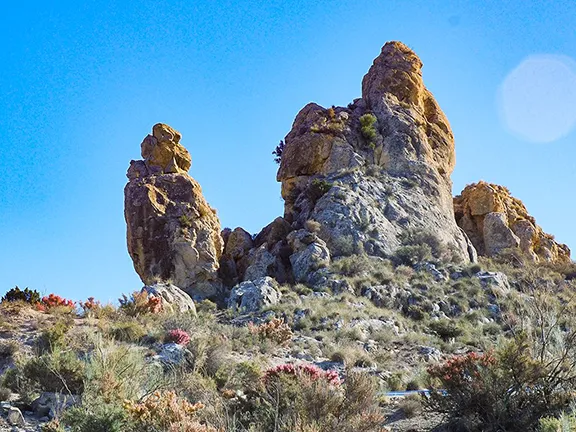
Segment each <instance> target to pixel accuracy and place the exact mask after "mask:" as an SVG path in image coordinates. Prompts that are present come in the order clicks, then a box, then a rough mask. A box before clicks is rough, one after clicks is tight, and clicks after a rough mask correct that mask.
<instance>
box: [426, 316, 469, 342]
mask: <svg viewBox="0 0 576 432" xmlns="http://www.w3.org/2000/svg"><path fill="white" fill-rule="evenodd" d="M428 327H430V330H432V331H433V332H434V333H436V334H437V335H438V337H440V338H441V339H442V340H444V341H448V340H449V339H453V338H457V337H458V336H461V335H462V333H464V332H463V330H462V329H461V328H459V327H458V325H457V324H456V323H454V322H453V321H451V320H449V319H441V320H438V321H432V322H431V323H430V324H429V326H428Z"/></svg>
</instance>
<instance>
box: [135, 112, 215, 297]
mask: <svg viewBox="0 0 576 432" xmlns="http://www.w3.org/2000/svg"><path fill="white" fill-rule="evenodd" d="M180 138H181V136H180V134H179V133H178V132H177V131H175V130H174V129H172V128H171V127H170V126H168V125H165V124H161V123H159V124H157V125H155V126H154V128H153V131H152V135H148V136H147V137H146V138H144V141H143V142H142V145H141V150H142V158H143V159H144V160H138V161H131V162H130V168H129V169H128V173H127V176H128V184H127V185H126V187H125V189H124V216H125V218H126V224H127V242H128V252H129V254H130V256H131V258H132V261H133V262H134V268H135V270H136V272H137V273H138V275H139V276H140V278H141V279H142V282H144V284H146V285H153V284H154V283H155V282H157V281H162V282H169V283H172V284H174V285H176V286H177V287H178V288H181V289H183V290H184V291H186V292H187V293H188V294H190V295H191V296H193V297H194V298H198V299H201V298H206V297H214V296H216V295H218V294H219V288H220V280H219V279H218V275H217V272H218V262H219V259H220V255H221V253H222V246H223V245H222V243H223V242H222V237H221V236H220V221H219V220H218V217H217V216H216V212H215V210H213V209H212V208H211V207H210V206H209V205H208V203H207V202H206V200H205V199H204V197H203V195H202V190H201V188H200V185H199V184H198V183H197V182H196V181H195V180H194V179H193V178H192V177H190V176H189V175H188V169H189V168H190V165H191V158H190V154H189V153H188V151H187V150H186V149H185V148H184V147H183V146H182V145H181V144H180Z"/></svg>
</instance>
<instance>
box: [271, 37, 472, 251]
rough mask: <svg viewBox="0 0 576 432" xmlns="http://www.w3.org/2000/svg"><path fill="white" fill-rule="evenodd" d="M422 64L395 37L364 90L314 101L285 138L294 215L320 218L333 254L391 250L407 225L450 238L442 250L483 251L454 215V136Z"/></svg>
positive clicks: (289, 216) (286, 193) (287, 198)
mask: <svg viewBox="0 0 576 432" xmlns="http://www.w3.org/2000/svg"><path fill="white" fill-rule="evenodd" d="M421 67H422V62H421V61H420V60H419V59H418V57H417V56H416V54H414V52H412V51H411V50H410V49H409V48H408V47H406V46H405V45H403V44H402V43H400V42H389V43H387V44H386V45H385V46H384V47H383V48H382V53H381V54H380V55H379V56H378V57H377V58H376V59H375V60H374V64H373V65H372V67H371V68H370V70H369V71H368V73H367V74H366V76H365V77H364V79H363V81H362V98H361V99H357V100H355V101H354V102H353V103H352V104H350V105H348V107H347V108H343V107H331V108H324V107H322V106H320V105H317V104H314V103H311V104H308V105H306V106H305V107H304V108H303V109H302V110H301V111H300V112H299V113H298V115H297V116H296V119H295V121H294V124H293V126H292V130H291V131H290V132H289V133H288V135H287V136H286V138H285V146H284V149H283V152H282V155H281V162H280V167H279V170H278V174H277V180H278V181H279V182H281V183H282V197H283V198H284V202H285V205H284V219H285V220H286V222H288V223H289V224H290V225H291V227H292V229H297V230H298V229H302V228H304V227H305V226H306V224H307V222H308V221H310V220H313V221H315V222H316V223H317V224H318V226H319V230H318V237H319V238H320V239H321V240H322V241H324V242H325V243H326V246H327V248H328V251H329V253H330V255H331V257H337V256H343V255H351V254H357V253H364V252H365V253H368V254H370V255H376V256H389V255H391V254H393V253H394V252H395V250H396V249H397V248H398V247H400V246H401V245H402V241H403V237H404V235H405V234H406V232H407V231H422V232H426V233H430V234H432V235H433V236H435V237H436V238H437V240H438V242H439V243H440V244H441V245H442V246H443V248H441V250H437V251H435V253H436V255H446V256H448V255H449V256H450V258H454V259H455V260H460V261H464V262H469V261H470V260H473V259H474V254H473V253H472V254H471V253H470V247H469V244H468V241H467V239H466V235H465V234H463V232H462V230H460V229H459V227H458V226H457V225H456V223H455V221H454V214H453V205H452V190H451V189H452V183H451V180H450V174H451V172H452V170H453V168H454V164H455V152H454V138H453V135H452V132H451V130H450V125H449V123H448V120H447V119H446V117H445V116H444V114H443V113H442V111H441V109H440V107H439V106H438V104H437V103H436V101H435V100H434V97H433V96H432V94H431V93H430V92H429V91H428V90H427V89H426V88H425V86H424V84H423V81H422V74H421ZM472 249H473V248H472ZM438 258H444V256H442V257H440V256H438Z"/></svg>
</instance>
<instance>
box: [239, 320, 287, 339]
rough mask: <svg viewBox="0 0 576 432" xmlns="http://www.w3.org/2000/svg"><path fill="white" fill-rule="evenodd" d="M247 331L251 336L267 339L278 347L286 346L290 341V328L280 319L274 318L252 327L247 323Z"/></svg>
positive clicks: (252, 324)
mask: <svg viewBox="0 0 576 432" xmlns="http://www.w3.org/2000/svg"><path fill="white" fill-rule="evenodd" d="M248 330H249V331H250V333H251V334H253V335H256V336H258V337H260V338H261V339H269V340H271V341H274V342H276V343H277V344H278V345H286V344H288V342H290V341H291V340H292V336H293V333H292V330H291V329H290V326H289V325H288V324H286V323H285V322H284V321H282V320H281V319H280V318H274V319H272V320H271V321H269V322H267V323H263V324H260V325H254V323H252V322H249V323H248Z"/></svg>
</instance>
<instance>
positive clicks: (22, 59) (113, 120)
mask: <svg viewBox="0 0 576 432" xmlns="http://www.w3.org/2000/svg"><path fill="white" fill-rule="evenodd" d="M50 3H53V4H50ZM575 18H576V2H574V1H538V2H536V1H507V2H502V1H470V2H461V1H446V0H443V1H411V2H407V1H386V2H385V1H374V0H371V1H367V0H354V1H350V0H346V1H341V0H331V1H322V0H318V1H304V0H294V1H278V0H265V1H248V0H243V1H225V0H220V1H217V2H213V1H192V0H187V1H94V0H93V1H90V0H87V1H81V2H77V1H74V2H72V1H55V2H45V1H44V2H34V1H20V2H10V3H6V4H3V10H2V17H1V18H0V20H1V25H0V58H1V60H2V66H1V67H0V131H1V144H0V149H1V157H0V244H1V248H0V291H5V290H7V289H9V288H11V287H12V286H14V285H16V284H18V285H19V286H21V287H24V286H29V287H31V288H35V289H38V290H40V291H42V292H44V293H49V292H55V293H58V294H61V295H64V296H66V297H70V298H73V299H83V298H86V297H88V296H91V295H93V296H96V297H97V298H100V299H102V300H108V299H111V300H114V299H116V298H117V297H118V296H119V295H120V293H122V292H129V291H132V290H135V289H138V288H140V287H141V283H140V280H139V278H138V277H137V275H136V274H135V272H134V270H133V267H132V262H131V260H130V258H129V256H128V254H127V252H126V243H125V224H124V218H123V187H124V185H125V183H126V177H125V172H126V169H127V167H128V163H129V161H130V159H138V158H139V157H140V154H139V149H140V142H141V141H142V139H143V138H144V136H145V135H146V134H147V133H148V132H149V131H150V130H151V127H152V125H153V124H155V123H157V122H165V123H168V124H170V125H171V126H173V127H174V128H176V129H177V130H179V131H180V132H181V133H182V134H183V140H182V142H183V144H184V145H186V146H187V148H188V149H189V150H190V152H191V154H192V168H191V170H190V173H191V175H192V176H193V177H194V178H196V179H197V180H198V181H199V182H200V184H201V185H202V187H203V189H204V193H205V195H206V197H207V199H208V201H209V202H210V204H211V205H212V206H214V207H215V208H217V209H218V212H219V215H220V218H221V221H222V226H223V227H224V226H229V227H235V226H242V227H244V228H246V229H247V230H249V231H251V232H258V231H259V230H260V229H261V228H262V227H263V226H264V225H266V224H267V223H268V222H270V221H271V220H272V219H273V218H275V217H276V216H278V215H281V214H282V209H283V203H282V200H281V199H280V188H279V184H278V183H276V181H275V175H276V165H275V164H274V163H273V161H272V155H271V151H272V150H273V149H274V147H275V145H276V144H277V143H278V141H279V140H280V139H282V138H283V137H284V136H285V134H286V133H287V132H288V131H289V130H290V127H291V124H292V121H293V119H294V117H295V115H296V113H297V112H298V111H299V109H300V108H302V107H303V106H304V105H305V104H306V103H308V102H310V101H315V102H318V103H320V104H322V105H324V106H330V105H333V104H335V105H346V104H347V103H348V102H350V101H351V100H352V99H354V98H356V97H359V96H360V83H361V79H362V77H363V75H364V74H365V73H366V71H367V70H368V68H369V67H370V65H371V63H372V60H373V59H374V58H375V57H376V56H377V55H378V54H379V52H380V49H381V46H382V45H383V44H384V43H385V42H386V41H388V40H401V41H403V42H405V43H406V44H408V45H409V46H410V47H411V48H413V49H414V50H415V51H416V52H417V54H418V55H419V56H420V57H421V58H422V60H423V62H424V80H425V83H426V85H427V86H428V88H429V89H430V90H431V91H432V92H433V93H434V95H435V96H436V98H437V99H438V101H439V102H440V105H441V106H442V108H443V109H444V111H445V112H446V114H447V116H448V118H449V119H450V121H451V124H452V127H453V129H454V133H455V136H456V148H457V160H458V162H457V168H456V171H455V173H454V175H453V181H454V193H458V192H459V191H460V190H461V189H462V188H463V187H464V186H465V185H466V184H467V183H471V182H475V181H478V180H480V179H484V180H486V181H490V182H495V183H499V184H503V185H505V186H508V187H509V188H510V190H511V191H512V193H513V194H514V195H515V196H517V197H519V198H521V199H522V200H523V201H524V203H525V204H526V205H527V207H528V209H529V211H530V212H531V213H532V214H533V215H535V216H536V218H537V221H538V222H539V223H540V225H542V226H543V228H544V229H545V230H547V231H548V232H551V233H553V234H555V235H556V238H557V239H558V240H559V241H562V242H566V243H568V244H569V245H570V246H572V247H573V248H576V234H575V233H574V230H573V229H572V227H573V224H574V214H575V213H576V200H575V199H574V197H575V195H574V186H575V180H576V174H575V172H576V169H575V168H576V151H575V150H574V148H575V147H574V145H575V141H576V134H575V133H572V134H571V135H569V136H568V137H566V138H563V139H561V140H558V141H556V142H554V143H551V144H541V145H537V144H530V143H526V142H523V141H521V140H519V139H517V138H515V137H514V136H512V135H510V134H509V133H508V132H507V131H506V130H505V128H504V127H503V126H502V125H501V123H500V121H499V118H498V109H497V105H496V96H497V91H498V86H499V85H500V83H501V82H502V80H503V79H504V78H505V77H506V75H507V74H508V73H509V72H510V70H512V69H513V68H514V67H516V66H517V65H518V64H519V63H520V62H521V61H522V59H523V58H525V57H526V56H528V55H531V54H534V53H551V54H563V55H568V56H571V57H572V58H576V32H575V31H574V22H575ZM572 103H573V101H572ZM567 109H576V107H574V104H572V105H571V106H568V107H567Z"/></svg>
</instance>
